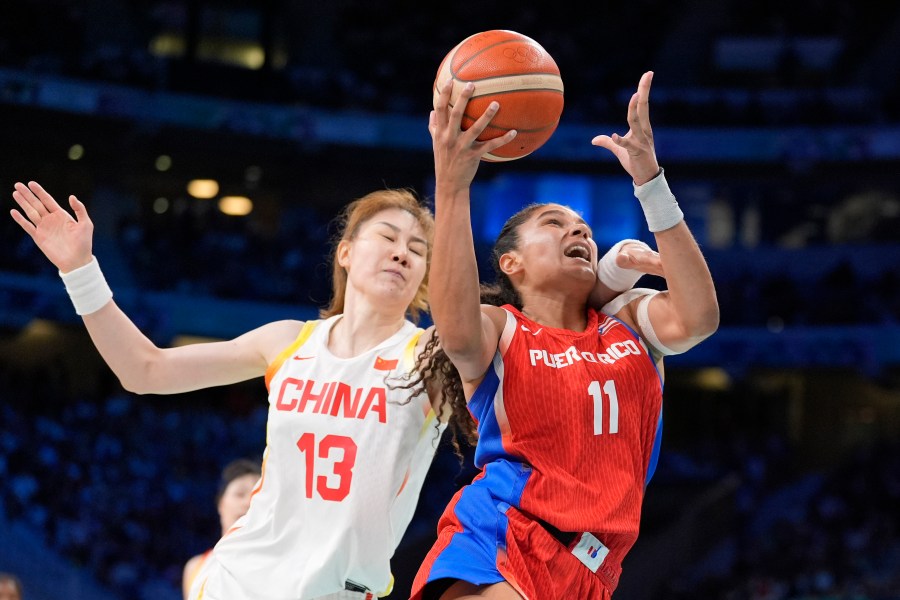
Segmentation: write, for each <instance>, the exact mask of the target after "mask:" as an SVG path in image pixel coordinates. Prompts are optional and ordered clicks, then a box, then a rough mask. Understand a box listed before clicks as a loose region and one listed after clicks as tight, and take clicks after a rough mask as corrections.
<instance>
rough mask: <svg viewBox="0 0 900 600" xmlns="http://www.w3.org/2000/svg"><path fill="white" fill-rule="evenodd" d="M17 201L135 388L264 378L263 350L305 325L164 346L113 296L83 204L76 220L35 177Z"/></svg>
mask: <svg viewBox="0 0 900 600" xmlns="http://www.w3.org/2000/svg"><path fill="white" fill-rule="evenodd" d="M13 198H14V199H15V201H16V203H17V204H18V205H19V210H16V209H12V210H11V211H10V213H11V215H12V218H13V219H14V220H15V221H16V223H18V224H19V225H20V226H21V227H22V229H23V230H24V231H25V232H26V233H27V234H28V235H29V236H31V239H32V240H34V243H35V244H36V245H37V246H38V248H39V249H40V250H41V252H43V253H44V255H45V256H46V257H47V258H48V259H49V260H50V262H52V263H53V265H54V266H56V268H57V269H59V272H60V276H61V277H62V279H63V281H64V283H65V286H66V290H67V291H68V293H69V296H70V298H71V299H72V303H73V304H74V305H75V310H76V312H77V313H78V314H79V315H81V317H82V319H83V320H84V324H85V326H86V327H87V330H88V333H89V334H90V336H91V339H92V340H93V342H94V345H95V346H96V347H97V350H98V351H99V352H100V354H101V356H103V359H104V360H105V361H106V363H107V364H108V365H109V367H110V368H111V369H112V371H113V372H114V373H115V374H116V376H117V377H118V378H119V381H120V382H121V383H122V386H123V387H125V388H126V389H128V390H129V391H133V392H136V393H155V394H167V393H179V392H186V391H191V390H196V389H201V388H205V387H210V386H216V385H224V384H228V383H235V382H238V381H244V380H246V379H251V378H253V377H258V376H261V375H263V374H264V373H265V370H266V366H267V364H268V359H267V357H266V356H265V355H264V352H263V351H262V348H267V347H283V346H284V345H286V344H288V343H290V341H291V339H292V336H293V335H296V331H298V330H299V325H298V324H297V323H296V322H292V321H282V322H279V323H273V324H270V325H266V326H263V327H261V328H259V329H257V330H254V331H252V332H249V333H247V334H244V335H243V336H241V337H238V338H236V339H234V340H231V341H227V342H212V343H203V344H191V345H188V346H181V347H178V348H165V349H164V348H159V347H157V346H156V345H155V344H154V343H153V342H152V341H151V340H150V339H149V338H147V336H145V335H144V334H143V333H142V332H141V331H140V330H139V329H138V328H137V326H135V324H134V323H133V322H132V321H131V319H129V318H128V316H127V315H126V314H125V313H124V312H122V310H121V309H120V308H119V307H118V306H117V305H116V303H115V301H113V299H112V291H111V290H110V288H109V285H107V283H106V279H105V278H104V277H103V273H102V272H101V271H100V266H99V264H98V262H97V259H96V258H95V257H94V256H93V255H92V238H93V231H94V225H93V223H92V222H91V219H90V217H89V216H88V213H87V209H86V208H85V206H84V204H83V203H82V202H80V201H79V200H78V199H77V198H76V197H75V196H69V206H70V207H71V209H72V213H73V214H74V217H73V215H72V214H70V213H69V212H68V211H67V210H65V209H64V208H63V207H62V206H60V205H59V204H58V203H57V202H56V200H54V199H53V197H52V196H51V195H50V194H49V193H47V191H46V190H44V188H43V187H41V185H40V184H38V183H37V182H34V181H32V182H29V183H28V184H27V185H25V184H23V183H16V184H15V191H14V192H13ZM273 343H274V344H276V345H275V346H273V345H272V344H273ZM277 344H280V346H278V345H277Z"/></svg>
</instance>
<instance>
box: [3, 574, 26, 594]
mask: <svg viewBox="0 0 900 600" xmlns="http://www.w3.org/2000/svg"><path fill="white" fill-rule="evenodd" d="M23 598H24V593H23V591H22V582H21V581H20V580H19V578H18V577H16V576H15V575H13V574H11V573H0V600H22V599H23Z"/></svg>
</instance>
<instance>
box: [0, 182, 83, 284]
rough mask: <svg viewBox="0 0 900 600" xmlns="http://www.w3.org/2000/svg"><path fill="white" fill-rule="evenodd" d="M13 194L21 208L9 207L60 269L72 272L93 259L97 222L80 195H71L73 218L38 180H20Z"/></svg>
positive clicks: (15, 218) (42, 250)
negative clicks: (78, 196)
mask: <svg viewBox="0 0 900 600" xmlns="http://www.w3.org/2000/svg"><path fill="white" fill-rule="evenodd" d="M12 196H13V199H14V200H15V201H16V204H18V205H19V208H20V209H21V212H19V211H18V210H16V209H12V210H10V211H9V212H10V214H11V215H12V218H13V220H14V221H15V222H16V223H18V224H19V226H21V227H22V229H24V230H25V233H27V234H28V235H30V236H31V239H32V240H34V243H35V244H37V247H38V248H40V250H41V252H43V253H44V255H45V256H46V257H47V258H48V259H50V262H52V263H53V264H54V265H55V266H56V268H57V269H59V270H60V271H61V272H63V273H68V272H69V271H73V270H75V269H77V268H78V267H82V266H84V265H86V264H88V263H89V262H91V251H92V249H91V244H92V238H93V234H94V224H93V223H92V222H91V219H90V218H89V217H88V214H87V209H85V207H84V204H82V203H81V202H80V201H79V200H78V198H76V197H75V196H69V206H71V207H72V212H73V213H74V214H75V217H74V218H73V217H72V215H70V214H69V212H68V211H66V210H65V209H64V208H63V207H61V206H60V205H59V204H57V202H56V200H54V199H53V196H51V195H50V194H48V193H47V191H46V190H44V188H43V187H41V185H40V184H39V183H37V182H36V181H29V182H28V185H25V184H24V183H21V182H17V183H16V184H15V191H13V194H12Z"/></svg>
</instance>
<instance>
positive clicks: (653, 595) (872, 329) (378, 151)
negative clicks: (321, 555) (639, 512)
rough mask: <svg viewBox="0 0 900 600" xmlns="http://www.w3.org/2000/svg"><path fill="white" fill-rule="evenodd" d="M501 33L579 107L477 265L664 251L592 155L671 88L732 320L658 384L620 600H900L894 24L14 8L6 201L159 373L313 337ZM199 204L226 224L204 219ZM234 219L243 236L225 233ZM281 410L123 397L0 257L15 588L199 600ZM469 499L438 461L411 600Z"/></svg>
mask: <svg viewBox="0 0 900 600" xmlns="http://www.w3.org/2000/svg"><path fill="white" fill-rule="evenodd" d="M501 28H502V29H514V30H517V31H520V32H522V33H525V34H527V35H530V36H532V37H534V38H535V39H537V40H538V41H540V42H541V43H542V44H543V45H544V46H545V48H546V49H547V50H548V51H549V52H550V53H551V54H552V55H553V56H554V58H555V59H556V60H557V63H558V64H559V66H560V69H561V72H562V74H563V79H564V81H565V85H566V106H565V110H564V112H563V116H562V120H561V123H560V126H559V129H558V131H557V132H556V134H555V135H554V136H553V138H552V139H551V140H550V142H548V143H547V144H546V145H545V146H544V147H543V148H541V149H540V150H539V151H538V152H536V153H535V154H534V155H532V156H529V157H527V158H525V159H522V160H520V161H515V162H513V163H507V164H485V165H483V166H482V168H481V170H480V172H479V176H478V183H477V184H476V187H475V190H474V195H475V196H474V197H475V211H474V212H475V220H476V223H475V228H476V236H477V238H478V240H477V241H478V243H479V244H481V245H483V248H481V252H482V254H484V252H486V251H487V248H488V247H489V244H490V241H491V239H492V235H493V234H495V233H496V230H497V228H498V226H499V223H500V222H502V219H503V217H504V215H508V214H510V213H511V212H512V211H513V210H514V209H515V208H516V207H517V206H519V205H521V204H523V203H525V202H528V201H532V200H557V201H563V202H567V203H570V204H572V205H573V206H577V207H578V208H579V209H580V210H581V211H582V212H583V213H584V214H585V216H586V217H588V220H589V221H591V222H592V223H593V224H594V226H595V230H596V231H597V232H598V236H599V238H600V240H601V242H604V243H608V242H612V241H615V240H618V239H620V238H622V237H641V238H643V239H647V240H648V241H652V240H651V238H649V237H648V236H647V234H646V233H645V232H644V228H643V227H642V226H641V223H642V217H641V215H640V214H639V213H638V212H636V208H635V202H634V200H633V198H632V196H631V192H630V184H629V181H628V180H627V176H625V175H624V173H623V172H622V170H621V168H620V167H619V166H618V164H616V163H614V162H613V161H612V160H611V159H610V158H608V157H607V156H605V155H604V153H603V152H602V151H600V150H598V149H596V148H593V147H591V146H590V143H589V141H590V139H591V137H593V136H594V135H596V134H598V133H611V132H619V133H624V131H625V127H624V113H625V110H624V107H625V105H626V102H627V99H628V97H629V96H630V94H631V93H632V91H633V90H634V88H635V86H636V84H637V81H638V79H639V77H640V75H641V73H643V72H644V71H645V70H650V69H652V70H654V71H655V73H656V76H655V78H654V83H653V91H652V102H651V107H652V115H651V117H652V121H653V123H654V131H655V136H656V140H657V153H658V156H659V159H660V162H661V164H663V165H664V166H665V167H666V169H667V173H668V175H669V179H670V182H671V184H672V187H673V189H674V191H675V193H676V194H677V195H678V197H679V201H680V203H681V205H682V207H683V208H684V209H685V212H686V214H687V216H688V219H689V222H690V224H691V227H692V229H693V230H694V232H695V234H696V235H697V237H698V240H699V241H700V243H701V245H702V247H703V250H704V253H705V255H706V256H707V258H708V261H709V264H710V267H711V269H712V272H713V276H714V278H715V281H716V286H717V291H718V294H719V302H720V305H721V310H722V326H721V328H720V330H719V331H718V332H717V333H716V334H715V336H713V337H712V338H710V339H709V340H707V341H706V342H704V343H703V344H702V345H701V346H699V347H698V348H696V349H694V350H692V351H691V352H690V353H688V354H686V355H684V356H679V357H675V358H672V359H670V360H668V363H667V364H668V366H667V385H666V392H665V424H666V426H665V431H664V439H663V448H662V455H661V458H660V465H659V469H658V471H657V474H656V477H655V478H654V480H653V482H652V483H651V486H650V488H649V490H648V495H647V499H646V505H645V511H644V515H643V521H642V532H641V537H640V539H639V540H638V543H637V545H636V546H635V548H634V550H633V552H632V554H631V555H630V556H629V557H628V558H627V559H626V561H625V564H624V568H625V571H624V575H623V578H622V582H621V585H620V588H619V590H618V591H617V593H616V597H617V598H618V600H687V599H695V598H703V599H717V598H721V599H729V600H732V599H734V600H739V599H741V600H742V599H748V600H764V599H765V600H776V599H794V600H800V599H804V600H807V599H822V600H824V599H826V598H827V599H835V598H841V599H843V598H846V599H854V600H888V599H896V598H900V458H898V457H900V454H898V449H900V368H898V367H900V5H898V4H897V3H888V4H887V5H883V6H878V7H876V6H875V5H874V3H865V2H851V1H849V0H797V1H795V2H769V1H765V2H738V1H736V0H722V1H719V2H714V1H711V0H670V1H668V2H665V3H662V2H655V1H653V0H638V1H634V2H629V3H612V2H603V1H598V2H593V3H588V4H587V5H586V6H581V7H578V6H575V5H574V4H572V5H571V6H570V5H569V4H568V3H565V2H564V3H554V4H553V5H552V6H551V5H549V4H546V3H534V4H533V5H529V4H528V3H517V4H516V5H515V9H514V10H512V11H511V10H510V9H509V8H508V6H507V5H504V3H500V2H493V1H485V2H481V3H477V4H475V3H462V4H449V5H441V6H440V7H437V6H430V5H427V4H423V3H417V2H409V1H391V2H380V3H375V2H354V1H349V0H335V1H333V2H327V3H326V2H316V3H313V2H300V1H295V2H289V1H287V0H265V1H255V2H251V1H249V0H208V1H205V0H133V1H128V2H124V1H123V2H110V1H103V0H85V1H75V0H19V1H18V2H15V3H4V5H3V7H2V9H0V126H2V131H3V138H4V143H3V145H2V148H0V184H2V185H0V187H2V188H3V189H6V190H7V191H9V192H11V191H12V185H13V183H14V182H15V181H19V180H23V181H27V180H32V179H33V180H37V181H40V182H41V183H43V184H44V185H45V187H47V189H48V190H50V191H51V192H52V193H54V194H55V195H56V196H57V198H64V197H65V196H66V195H68V194H69V193H74V194H77V195H78V196H79V197H80V198H81V199H82V200H84V201H85V202H86V204H87V205H88V208H89V210H90V211H91V214H92V216H93V219H94V221H95V224H96V241H95V254H97V255H98V257H99V258H100V260H101V262H102V263H103V267H104V271H105V272H106V275H107V278H108V279H109V281H110V283H111V285H112V287H113V289H114V291H115V294H116V298H117V300H118V301H119V303H120V304H121V305H122V306H123V307H124V308H125V310H126V312H127V313H128V314H129V315H130V316H132V317H133V318H134V319H135V321H136V322H137V323H138V325H139V326H140V327H141V328H142V329H143V330H144V331H145V332H146V333H147V334H148V335H150V336H151V337H152V338H153V339H154V340H155V341H156V342H157V343H159V344H179V343H189V342H191V341H194V340H197V339H222V338H228V337H231V336H234V335H237V334H239V333H241V332H243V331H245V330H247V329H249V328H252V327H254V326H256V325H258V324H261V323H263V322H266V321H269V320H273V319H277V318H282V317H293V318H301V319H302V318H309V317H312V316H314V315H315V314H316V310H317V308H318V307H319V306H321V305H322V304H323V303H324V302H325V301H326V300H327V298H328V293H329V281H328V272H327V269H326V268H325V265H324V263H325V255H326V252H327V250H328V243H329V239H330V236H331V234H332V231H331V230H330V228H329V219H330V218H331V217H332V216H333V215H335V214H336V212H337V211H338V210H339V209H340V207H341V206H343V205H344V204H346V203H347V202H349V201H350V200H352V199H354V198H356V197H358V196H360V195H362V194H364V193H366V192H368V191H370V190H372V189H375V188H380V187H384V186H408V187H412V188H414V189H416V190H417V191H418V192H419V193H420V195H422V196H423V197H426V198H428V197H429V196H430V194H431V186H432V172H431V167H432V159H431V154H430V138H429V137H428V132H427V127H426V125H427V114H428V111H429V109H430V103H431V84H432V80H433V77H434V74H435V71H436V69H437V65H438V64H439V62H440V59H441V58H442V57H443V55H444V54H445V53H446V52H447V51H448V50H449V49H450V48H452V47H453V46H454V45H455V44H456V43H457V42H458V41H459V40H461V39H462V38H464V37H465V36H467V35H470V34H472V33H475V32H477V31H482V30H485V29H501ZM198 178H209V179H215V180H216V181H217V182H218V184H219V191H218V193H217V194H216V195H215V196H214V197H213V198H210V199H205V200H201V199H197V198H194V197H192V196H190V195H189V194H188V193H187V191H186V185H187V183H188V181H190V180H193V179H198ZM233 195H239V196H244V197H247V198H249V199H250V200H251V201H252V203H253V210H252V211H251V212H250V213H249V214H247V215H246V216H234V215H225V214H223V213H222V212H221V211H219V210H218V201H219V200H220V199H221V197H223V196H233ZM7 198H8V200H7V201H8V206H9V207H12V205H13V203H12V200H11V199H9V196H7ZM641 285H646V286H649V287H659V286H661V285H663V282H662V281H657V280H654V279H653V278H646V280H644V281H642V282H641ZM265 406H266V403H265V390H264V387H263V384H262V381H252V382H247V383H246V384H242V385H236V386H230V387H227V388H219V389H213V390H207V391H204V392H198V393H192V394H183V395H179V396H161V397H152V396H151V397H135V396H132V395H130V394H128V393H126V392H124V391H123V390H122V389H121V387H120V386H119V384H118V382H117V380H116V379H115V378H114V377H113V376H112V375H111V373H110V372H109V370H108V368H106V367H105V365H104V363H103V362H102V361H101V360H100V358H99V356H98V354H97V353H96V351H95V350H94V349H93V347H92V346H91V344H90V341H89V340H88V339H87V337H86V335H85V334H84V332H83V328H82V327H81V325H80V323H79V321H78V320H77V319H76V318H75V316H74V314H73V310H72V308H71V305H70V304H69V302H68V299H67V298H66V296H65V294H64V291H63V289H62V285H61V283H60V281H59V279H58V277H57V276H56V273H55V272H54V270H53V268H52V267H51V266H50V265H49V263H47V261H46V260H45V259H44V258H43V256H42V255H40V254H39V252H37V251H36V250H35V248H34V247H33V244H32V243H31V241H30V240H29V239H28V238H27V236H25V235H23V234H22V233H21V231H20V230H19V229H18V227H17V226H16V225H15V224H14V223H13V222H12V220H11V219H9V218H6V219H4V220H3V221H2V223H0V482H2V485H0V571H12V572H14V573H16V574H18V575H19V576H20V577H21V578H22V579H23V580H24V583H25V588H26V596H25V597H26V598H27V599H29V600H43V599H58V598H79V599H84V600H107V599H113V598H123V599H135V598H139V599H150V598H154V599H164V600H170V599H171V600H175V599H177V598H179V597H180V592H179V585H180V577H181V567H182V565H183V564H184V561H185V560H186V559H187V558H188V557H190V556H191V555H193V554H195V553H197V552H200V551H202V550H205V549H206V548H207V547H209V546H210V545H211V544H212V543H213V542H214V541H215V538H216V535H217V533H218V522H217V518H216V515H215V508H214V506H213V496H214V493H215V486H216V481H217V477H218V474H219V471H220V469H221V467H222V466H223V465H224V464H225V463H227V462H228V461H230V460H231V459H233V458H236V457H238V456H250V457H258V456H260V455H261V453H262V450H263V445H264V439H265ZM472 475H473V473H472V472H471V468H470V467H467V466H462V467H461V466H460V465H459V464H458V463H457V462H456V460H455V458H454V457H453V455H452V452H450V450H449V448H442V450H441V452H440V453H439V455H438V458H437V460H436V461H435V463H434V465H433V468H432V470H431V472H430V474H429V479H428V482H427V484H426V488H425V490H424V492H423V496H422V500H421V502H420V506H419V509H418V512H417V515H416V518H415V519H414V521H413V523H412V525H411V526H410V529H409V531H408V534H407V537H406V539H405V540H404V542H403V544H402V546H401V547H400V549H399V550H398V553H397V556H396V557H395V560H394V565H395V572H396V573H395V574H396V578H397V586H396V591H395V593H394V594H393V595H392V596H391V597H396V598H404V597H405V593H406V592H407V591H408V588H409V583H410V581H411V578H412V576H413V574H414V573H415V570H416V568H417V567H418V564H419V561H420V560H421V558H422V556H423V554H424V552H425V551H426V550H427V548H428V547H429V545H430V543H431V541H432V539H433V537H434V532H435V522H436V519H437V516H438V515H439V513H440V511H441V509H442V508H443V506H444V504H445V503H446V501H447V499H448V498H449V497H450V496H451V495H452V493H453V492H454V491H455V490H456V489H457V487H458V486H459V485H462V484H463V483H465V482H466V481H467V479H468V478H470V477H471V476H472Z"/></svg>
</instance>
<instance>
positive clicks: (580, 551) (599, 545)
mask: <svg viewBox="0 0 900 600" xmlns="http://www.w3.org/2000/svg"><path fill="white" fill-rule="evenodd" d="M572 554H574V555H575V558H577V559H578V560H580V561H581V562H582V563H584V566H586V567H587V568H588V569H590V570H591V571H592V572H594V573H596V572H597V569H599V568H600V565H602V564H603V561H604V560H606V555H607V554H609V548H607V547H606V546H604V545H603V542H601V541H600V540H598V539H597V538H596V536H594V535H593V534H592V533H591V532H589V531H585V532H584V533H582V534H581V538H580V539H579V540H578V543H577V544H575V547H574V548H572Z"/></svg>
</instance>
